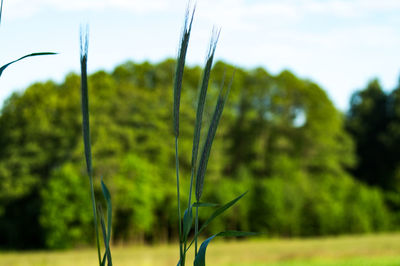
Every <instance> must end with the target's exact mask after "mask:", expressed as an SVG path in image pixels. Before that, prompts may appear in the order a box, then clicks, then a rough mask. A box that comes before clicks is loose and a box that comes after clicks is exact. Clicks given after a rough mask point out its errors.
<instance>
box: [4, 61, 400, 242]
mask: <svg viewBox="0 0 400 266" xmlns="http://www.w3.org/2000/svg"><path fill="white" fill-rule="evenodd" d="M174 69H175V61H174V60H166V61H163V62H161V63H158V64H150V63H148V62H144V63H141V64H136V63H133V62H127V63H125V64H122V65H120V66H118V67H116V68H115V69H114V70H113V71H112V72H111V73H107V72H104V71H99V72H96V73H94V74H93V75H91V76H90V79H89V90H90V111H91V129H92V145H93V147H92V149H93V150H92V151H93V162H94V170H95V177H96V178H97V181H98V180H99V178H100V177H101V176H103V177H104V178H105V180H106V183H107V185H108V187H109V188H110V191H111V194H112V200H113V217H114V218H113V240H114V241H115V242H116V243H125V242H139V243H143V242H150V243H153V242H160V241H168V240H172V239H173V238H174V237H175V236H176V235H177V232H176V230H177V226H176V224H177V219H176V217H175V216H176V215H175V214H176V211H175V210H176V202H175V199H176V196H175V193H176V191H175V189H176V187H175V186H176V185H175V178H174V166H175V162H174V145H173V140H174V138H173V134H172V80H173V73H174ZM232 71H233V66H231V65H228V64H226V63H223V62H218V63H216V64H215V66H214V68H213V72H212V76H211V78H212V82H211V88H210V95H209V98H208V99H207V105H208V106H209V109H208V110H206V120H207V119H209V118H210V116H211V112H212V108H213V104H214V101H215V99H216V96H217V91H218V90H217V89H216V88H217V87H218V86H219V85H220V84H221V82H222V80H223V77H224V73H225V72H226V73H231V72H232ZM200 77H201V68H199V67H189V68H187V70H186V71H185V76H184V83H183V91H182V102H181V112H182V114H181V142H180V148H181V152H180V156H181V158H180V161H181V166H182V169H181V171H182V172H181V176H182V180H183V182H182V184H181V186H182V190H181V193H186V192H187V190H188V187H189V178H190V155H191V147H192V134H193V125H194V119H195V104H196V97H197V91H198V90H197V89H198V87H199V80H200ZM79 88H80V78H79V76H78V75H76V74H69V75H68V76H67V77H66V79H65V81H64V82H63V83H62V84H56V83H54V82H51V81H49V82H45V83H36V84H34V85H32V86H30V87H29V88H27V89H26V90H25V91H24V92H23V93H14V94H13V95H12V96H11V97H10V98H9V99H8V100H6V102H5V103H4V106H3V108H2V110H1V114H0V129H1V130H0V147H1V149H0V246H1V247H3V248H44V247H46V248H66V247H74V246H77V245H85V244H88V243H92V242H93V231H92V230H93V229H92V215H91V209H90V208H91V207H90V194H89V181H88V179H87V177H86V175H85V168H84V160H83V143H82V137H81V134H82V133H81V114H80V94H79ZM207 114H208V115H207ZM207 116H208V117H207ZM205 128H207V127H205ZM398 146H400V88H398V89H396V90H394V91H393V92H392V93H390V94H388V95H387V94H385V93H384V92H383V91H382V89H381V88H380V86H379V83H378V82H377V81H373V82H371V83H370V84H369V85H368V87H367V88H366V89H365V90H362V91H359V92H357V93H355V94H354V96H353V98H352V101H351V109H350V111H349V113H348V114H347V115H344V114H342V113H340V112H339V111H338V110H336V109H335V107H334V105H333V104H332V102H331V101H330V100H329V98H328V97H327V95H326V93H325V92H324V91H323V90H322V89H321V88H320V87H319V86H318V85H316V84H315V83H312V82H310V81H308V80H302V79H299V78H297V77H296V76H295V75H293V74H292V73H290V72H289V71H283V72H282V73H280V74H279V75H277V76H273V75H270V74H269V73H268V72H266V71H265V70H264V69H262V68H255V69H251V70H245V69H240V68H239V69H237V70H236V75H235V79H234V81H233V87H232V92H231V94H230V96H229V100H228V103H227V106H226V108H225V111H224V114H223V118H222V121H221V124H220V127H219V129H218V132H217V137H216V140H215V142H214V147H213V150H212V155H211V160H210V162H209V167H208V176H207V178H206V181H205V182H206V183H205V186H206V187H207V189H206V190H205V192H206V193H207V194H206V195H205V198H206V199H207V200H206V201H208V202H216V203H223V202H226V201H228V200H230V199H232V198H234V197H235V196H237V195H239V194H240V193H243V192H244V191H245V190H248V191H249V193H248V194H247V195H246V197H245V198H244V199H243V201H242V202H241V203H240V204H238V205H237V206H235V208H233V210H231V211H230V212H228V213H227V214H226V215H225V216H224V218H223V219H221V220H219V221H215V222H213V224H211V225H210V227H209V230H212V231H217V230H219V229H222V228H228V229H237V230H245V231H257V232H266V233H267V235H268V236H314V235H334V234H341V233H363V232H376V231H382V230H393V229H396V228H399V225H400V220H399V218H398V210H399V209H400V197H399V196H397V194H398V190H399V185H400V182H399V181H400V167H399V166H400V164H399V161H400V152H398V151H399V150H400V149H398ZM98 184H99V182H97V185H98ZM97 190H98V193H100V188H99V187H98V188H97ZM185 196H186V197H187V195H185V194H184V195H183V199H182V200H183V201H184V202H186V201H187V199H185ZM98 198H100V197H98ZM201 214H202V215H204V216H202V219H205V217H207V211H203V212H202V213H201Z"/></svg>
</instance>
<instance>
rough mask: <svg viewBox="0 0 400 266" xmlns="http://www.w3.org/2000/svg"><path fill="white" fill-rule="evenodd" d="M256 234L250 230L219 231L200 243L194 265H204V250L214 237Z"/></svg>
mask: <svg viewBox="0 0 400 266" xmlns="http://www.w3.org/2000/svg"><path fill="white" fill-rule="evenodd" d="M253 235H256V233H252V232H240V231H226V232H220V233H218V234H215V235H213V236H211V237H209V238H207V239H206V240H204V242H203V243H202V244H201V246H200V248H199V252H198V253H197V256H196V258H195V260H194V266H205V265H206V251H207V247H208V244H209V243H210V241H211V240H213V239H214V238H216V237H219V236H229V237H237V236H253Z"/></svg>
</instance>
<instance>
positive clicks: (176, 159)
mask: <svg viewBox="0 0 400 266" xmlns="http://www.w3.org/2000/svg"><path fill="white" fill-rule="evenodd" d="M178 155H179V154H178V136H175V162H176V192H177V200H178V223H179V255H180V261H181V266H184V258H183V257H184V256H183V249H182V222H181V217H182V215H181V203H180V199H181V195H180V191H179V157H178Z"/></svg>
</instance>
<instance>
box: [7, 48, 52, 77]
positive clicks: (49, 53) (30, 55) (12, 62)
mask: <svg viewBox="0 0 400 266" xmlns="http://www.w3.org/2000/svg"><path fill="white" fill-rule="evenodd" d="M55 54H57V53H52V52H42V53H32V54H28V55H25V56H23V57H20V58H18V59H17V60H14V61H11V62H10V63H8V64H5V65H4V66H2V67H0V76H1V75H2V74H3V71H4V70H5V69H6V68H7V67H9V66H10V65H12V64H14V63H16V62H18V61H20V60H22V59H25V58H27V57H32V56H40V55H55Z"/></svg>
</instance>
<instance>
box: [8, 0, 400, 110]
mask: <svg viewBox="0 0 400 266" xmlns="http://www.w3.org/2000/svg"><path fill="white" fill-rule="evenodd" d="M185 8H186V0H69V1H65V0H35V1H28V0H4V10H3V12H4V13H3V16H2V25H1V26H0V40H1V41H0V51H1V53H0V64H2V63H7V62H9V61H11V60H14V59H16V58H18V57H20V56H22V55H25V54H27V53H31V52H39V51H54V52H59V53H60V54H59V55H56V56H48V57H37V58H32V59H29V60H26V61H23V62H19V63H18V64H15V65H13V66H11V67H10V68H9V69H7V70H6V71H5V72H4V73H3V75H2V77H1V79H0V102H3V101H4V100H5V99H6V98H7V97H8V96H9V95H10V94H11V93H12V92H13V91H16V90H21V89H23V88H26V87H27V86H28V85H29V84H31V83H32V82H35V81H45V80H48V79H53V80H55V81H56V82H62V80H63V78H64V77H65V75H66V74H67V73H69V72H71V71H74V72H78V70H79V26H80V25H81V24H82V23H88V24H89V25H90V44H89V71H90V72H94V71H96V70H100V69H105V70H111V69H113V68H114V67H115V66H116V65H118V64H120V63H123V62H125V61H127V60H134V61H137V62H141V61H143V60H150V61H151V62H159V61H161V60H163V59H165V58H168V57H175V56H176V51H177V45H178V40H179V35H180V30H181V27H182V22H183V15H184V12H185ZM399 14H400V1H399V0H380V1H378V0H297V1H295V0H280V1H277V0H273V1H272V0H271V1H269V0H198V1H197V10H196V16H195V21H194V25H193V33H192V38H191V42H190V46H189V52H188V62H189V64H202V63H203V62H204V58H205V54H206V51H207V48H208V41H209V38H210V34H211V30H212V27H213V25H217V26H219V27H221V28H222V32H221V36H220V42H219V45H218V48H217V59H222V60H225V61H227V62H229V63H232V64H235V65H238V66H240V67H246V68H253V67H257V66H262V67H265V68H266V69H267V70H268V71H269V72H271V73H272V74H277V73H279V72H280V71H282V70H283V69H289V70H291V71H293V72H294V73H295V74H297V75H299V76H300V77H302V78H308V79H311V80H312V81H314V82H317V83H318V84H319V85H320V86H322V88H324V89H325V90H326V91H327V92H328V94H329V96H330V98H331V99H332V100H333V102H334V103H335V105H336V106H337V107H338V108H339V109H341V110H346V109H347V108H348V102H349V99H350V96H351V94H352V92H354V90H356V89H360V88H364V87H365V85H366V84H367V82H368V81H369V80H370V79H372V78H374V77H377V78H379V80H380V81H381V83H382V85H383V87H384V88H385V89H387V90H390V89H392V88H394V87H395V86H397V84H398V80H399V76H400V16H399Z"/></svg>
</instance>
